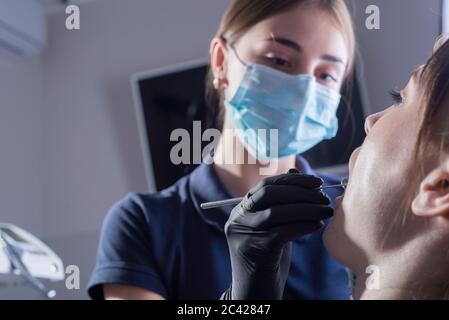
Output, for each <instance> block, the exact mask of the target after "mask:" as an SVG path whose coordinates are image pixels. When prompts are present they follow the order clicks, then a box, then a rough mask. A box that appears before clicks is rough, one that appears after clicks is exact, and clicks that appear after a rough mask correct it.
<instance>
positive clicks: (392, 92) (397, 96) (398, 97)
mask: <svg viewBox="0 0 449 320" xmlns="http://www.w3.org/2000/svg"><path fill="white" fill-rule="evenodd" d="M390 96H391V99H393V102H394V104H395V105H399V104H401V103H402V102H404V99H403V98H402V95H401V93H400V92H399V91H397V90H390Z"/></svg>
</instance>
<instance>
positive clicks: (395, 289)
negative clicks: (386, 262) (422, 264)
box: [354, 268, 448, 300]
mask: <svg viewBox="0 0 449 320" xmlns="http://www.w3.org/2000/svg"><path fill="white" fill-rule="evenodd" d="M399 269H401V268H395V270H399ZM379 270H380V271H379V275H380V277H381V278H380V281H379V286H378V287H377V288H373V287H371V288H368V285H367V282H369V279H368V278H371V277H372V275H370V274H366V273H357V280H356V286H355V292H354V299H355V300H358V299H360V300H439V299H444V298H445V297H446V296H447V294H448V286H447V284H443V285H439V284H435V282H431V281H426V280H425V277H423V276H422V274H421V277H420V280H419V281H411V280H410V279H411V277H408V276H407V273H406V272H402V273H400V274H397V272H390V273H388V272H385V271H386V268H379ZM359 275H360V277H359ZM414 278H415V279H416V277H414Z"/></svg>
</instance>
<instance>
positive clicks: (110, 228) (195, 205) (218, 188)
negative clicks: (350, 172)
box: [88, 157, 349, 300]
mask: <svg viewBox="0 0 449 320" xmlns="http://www.w3.org/2000/svg"><path fill="white" fill-rule="evenodd" d="M298 162H299V163H298V168H301V169H302V170H303V171H304V172H305V173H307V174H314V175H317V173H316V172H314V171H313V170H312V169H311V168H310V166H309V164H308V163H307V162H306V161H305V160H304V159H303V158H301V157H298ZM318 175H319V176H320V177H322V178H323V180H324V182H325V184H336V183H339V182H340V181H339V180H338V179H335V178H332V177H329V176H325V175H321V174H318ZM327 192H328V195H329V197H330V198H331V199H334V198H335V197H336V196H338V195H340V191H339V190H328V191H327ZM230 197H231V195H230V194H229V192H228V191H227V190H226V189H225V187H224V186H223V184H222V183H221V182H220V180H219V179H218V176H217V175H216V173H215V170H214V168H213V166H212V165H206V164H202V165H201V166H199V167H198V168H197V169H196V170H195V171H193V172H192V173H191V174H190V175H188V176H186V177H183V178H181V179H180V180H179V181H178V182H177V183H175V184H174V185H173V186H171V187H169V188H167V189H165V190H163V191H161V192H158V193H154V194H137V193H130V194H128V195H127V196H126V197H125V198H123V199H122V200H121V201H119V202H118V203H117V204H115V205H114V206H113V207H112V209H111V210H110V211H109V213H108V215H107V217H106V219H105V222H104V224H103V228H102V232H101V236H100V244H99V248H98V253H97V264H96V267H95V270H94V272H93V274H92V277H91V279H90V281H89V284H88V293H89V295H90V297H92V298H93V299H102V298H103V290H102V284H104V283H120V284H126V285H134V286H138V287H142V288H145V289H148V290H150V291H153V292H156V293H158V294H160V295H161V296H163V297H165V298H167V299H187V300H189V299H218V298H219V297H220V296H221V294H222V293H223V292H224V291H225V290H226V289H227V288H228V287H229V285H230V283H231V265H230V261H229V252H228V247H227V243H226V238H225V235H224V231H223V228H224V224H225V222H226V221H227V219H228V217H229V214H230V212H231V210H232V207H225V208H217V209H210V210H202V209H201V208H200V204H201V203H203V202H209V201H215V200H222V199H227V198H230ZM322 233H323V230H321V231H319V232H316V233H314V234H312V235H307V236H305V237H302V238H300V239H297V240H295V241H293V245H292V263H291V268H290V273H289V277H288V280H287V285H286V288H285V292H284V299H348V298H349V288H348V278H347V273H346V271H345V269H344V268H343V267H342V266H341V265H339V264H338V263H337V262H336V261H335V260H334V259H333V258H332V257H331V256H330V255H329V253H328V252H327V251H326V249H325V248H324V245H323V241H322Z"/></svg>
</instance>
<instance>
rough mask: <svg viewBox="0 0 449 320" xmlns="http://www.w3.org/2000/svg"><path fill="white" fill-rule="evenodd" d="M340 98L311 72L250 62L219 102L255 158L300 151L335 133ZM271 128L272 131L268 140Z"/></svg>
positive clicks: (279, 156)
mask: <svg viewBox="0 0 449 320" xmlns="http://www.w3.org/2000/svg"><path fill="white" fill-rule="evenodd" d="M340 99H341V96H340V94H339V93H338V92H336V91H334V90H331V89H329V88H327V87H325V86H323V85H321V84H319V83H317V82H316V81H315V78H314V77H313V76H310V75H289V74H286V73H284V72H281V71H277V70H275V69H272V68H269V67H266V66H263V65H259V64H250V65H247V66H246V72H245V74H244V77H243V80H242V82H241V84H240V86H239V88H238V89H237V92H236V93H235V95H234V97H233V98H232V99H231V100H230V101H228V100H225V106H226V109H227V112H229V115H230V116H231V119H232V120H233V123H234V126H235V128H236V129H237V130H236V131H237V136H238V137H239V140H240V141H241V143H242V144H243V145H244V146H245V148H246V150H247V151H248V152H249V153H250V154H251V155H252V156H253V157H254V158H255V159H258V160H268V159H274V158H282V157H286V156H290V155H295V154H301V153H303V152H305V151H307V150H309V149H311V148H312V147H314V146H315V145H317V144H318V143H320V142H321V141H323V140H326V139H332V138H333V137H335V135H336V134H337V131H338V119H337V116H336V114H337V109H338V105H339V103H340ZM260 129H264V130H262V131H259V130H260ZM273 129H275V130H276V129H277V143H274V144H273V141H272V140H276V137H275V135H273V131H270V130H273ZM261 132H263V133H264V134H260V133H261ZM258 133H259V134H258ZM273 138H274V139H273ZM270 142H271V143H270ZM276 151H277V152H276Z"/></svg>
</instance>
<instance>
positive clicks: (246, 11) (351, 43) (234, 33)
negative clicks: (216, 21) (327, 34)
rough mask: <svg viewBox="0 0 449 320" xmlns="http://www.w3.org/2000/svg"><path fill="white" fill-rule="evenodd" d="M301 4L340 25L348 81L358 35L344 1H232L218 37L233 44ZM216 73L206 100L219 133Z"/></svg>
mask: <svg viewBox="0 0 449 320" xmlns="http://www.w3.org/2000/svg"><path fill="white" fill-rule="evenodd" d="M299 5H314V6H317V7H319V8H321V9H322V10H324V11H325V12H327V13H328V14H329V15H330V16H331V17H332V18H333V19H334V20H335V22H336V23H337V24H338V26H339V27H340V28H341V30H342V34H343V37H344V40H345V42H346V45H347V47H348V53H349V54H348V56H349V61H348V66H347V69H346V78H350V77H349V76H350V75H351V73H352V69H353V65H354V56H355V35H354V27H353V24H352V19H351V15H350V13H349V10H348V7H347V6H346V3H345V2H344V0H276V1H273V0H233V1H232V3H231V5H230V7H229V8H228V9H227V11H226V13H225V14H224V16H223V18H222V20H221V23H220V27H219V28H218V31H217V34H216V37H218V38H224V37H225V38H226V40H227V41H228V42H229V44H230V45H232V44H234V43H235V42H236V41H237V40H238V39H239V38H240V37H242V35H243V34H244V33H245V32H247V31H248V30H249V29H250V28H251V27H253V26H254V25H256V24H257V23H259V22H261V21H263V20H265V19H268V18H269V17H272V16H274V15H276V14H279V13H282V12H285V11H288V10H289V9H292V8H294V7H296V6H299ZM213 78H214V76H213V74H212V72H211V70H209V72H208V76H207V79H206V101H207V102H208V108H209V109H208V111H209V112H208V116H207V118H208V126H209V127H213V128H217V129H219V130H221V129H222V127H223V113H224V108H223V107H222V100H223V99H222V96H221V93H219V92H217V90H216V89H215V88H214V87H213V85H212V82H213Z"/></svg>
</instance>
